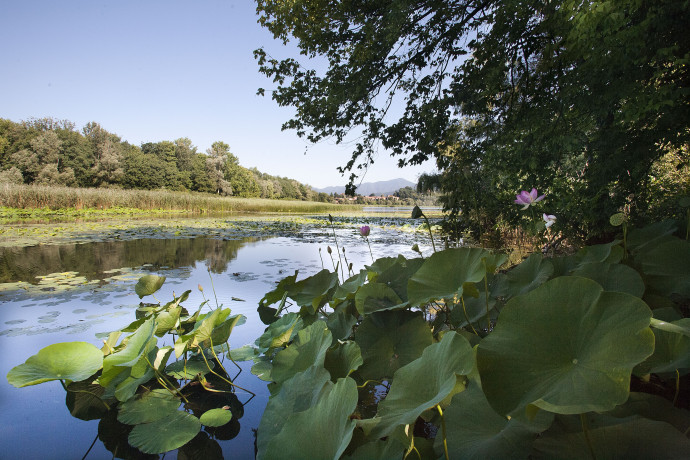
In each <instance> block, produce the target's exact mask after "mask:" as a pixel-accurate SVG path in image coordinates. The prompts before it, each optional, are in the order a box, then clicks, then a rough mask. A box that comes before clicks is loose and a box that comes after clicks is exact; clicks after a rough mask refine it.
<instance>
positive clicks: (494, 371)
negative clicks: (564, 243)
mask: <svg viewBox="0 0 690 460" xmlns="http://www.w3.org/2000/svg"><path fill="white" fill-rule="evenodd" d="M651 316H652V314H651V310H649V307H647V305H646V304H645V303H644V302H643V301H642V300H640V299H639V298H637V297H634V296H632V295H629V294H624V293H620V292H608V291H604V290H603V289H602V287H601V286H600V285H599V284H597V283H595V282H594V281H592V280H589V279H586V278H580V277H574V276H564V277H560V278H556V279H553V280H551V281H548V282H547V283H545V284H543V285H542V286H540V287H538V288H537V289H535V290H534V291H531V292H530V293H528V294H525V295H522V296H518V297H515V298H513V299H512V300H511V301H509V302H508V303H507V304H506V306H505V307H504V308H503V310H502V311H501V314H500V316H499V317H498V323H497V325H496V328H495V329H494V331H493V332H492V333H491V334H490V335H489V336H487V337H486V338H484V339H483V340H482V341H481V342H480V344H479V346H478V349H477V366H478V369H479V373H480V375H481V381H482V386H483V389H484V393H485V394H486V396H487V399H488V400H489V402H490V404H491V406H492V407H493V408H494V410H496V411H497V412H498V413H499V414H501V415H507V414H511V413H514V412H515V411H517V410H518V409H520V408H524V407H526V406H527V405H528V404H534V405H536V406H537V407H540V408H542V409H545V410H548V411H551V412H555V413H562V414H579V413H583V412H588V411H605V410H610V409H613V408H614V407H615V406H616V405H618V404H622V403H623V402H625V401H626V400H627V399H628V391H629V386H630V374H631V371H632V368H633V367H634V366H635V365H636V364H638V363H640V362H642V361H643V360H644V359H645V358H647V357H648V356H649V355H651V354H652V352H653V351H654V334H653V333H652V331H651V330H650V329H649V323H650V319H651Z"/></svg>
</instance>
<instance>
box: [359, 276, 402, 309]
mask: <svg viewBox="0 0 690 460" xmlns="http://www.w3.org/2000/svg"><path fill="white" fill-rule="evenodd" d="M401 303H402V300H401V299H400V297H398V295H397V294H396V293H395V291H394V290H393V289H391V288H389V287H388V286H387V285H385V284H381V283H368V284H365V285H364V286H362V287H360V288H359V289H358V290H357V294H355V306H356V307H357V311H358V312H359V313H360V314H361V315H368V314H370V313H373V312H375V311H379V310H391V309H393V308H396V307H397V306H399V305H400V304H401Z"/></svg>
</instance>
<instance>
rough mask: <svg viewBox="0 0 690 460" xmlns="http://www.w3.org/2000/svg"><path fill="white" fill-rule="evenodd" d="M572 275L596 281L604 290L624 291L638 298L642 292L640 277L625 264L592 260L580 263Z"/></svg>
mask: <svg viewBox="0 0 690 460" xmlns="http://www.w3.org/2000/svg"><path fill="white" fill-rule="evenodd" d="M572 275H573V276H581V277H583V278H589V279H591V280H593V281H596V282H597V283H599V284H600V285H601V287H603V288H604V290H605V291H615V292H625V293H627V294H630V295H634V296H635V297H640V298H642V295H643V294H644V287H645V286H644V281H642V277H641V276H640V274H639V273H638V272H637V270H635V269H634V268H631V267H628V266H627V265H622V264H609V263H604V262H593V263H588V264H582V265H580V266H579V267H578V268H577V269H575V270H574V271H573V272H572Z"/></svg>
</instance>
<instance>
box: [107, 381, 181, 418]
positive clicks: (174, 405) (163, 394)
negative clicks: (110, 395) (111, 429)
mask: <svg viewBox="0 0 690 460" xmlns="http://www.w3.org/2000/svg"><path fill="white" fill-rule="evenodd" d="M179 407H180V400H179V399H177V398H176V397H175V396H173V395H171V394H170V392H169V391H168V390H162V389H158V390H152V391H148V392H146V393H143V394H142V395H141V396H139V397H137V398H133V399H130V400H129V401H126V402H123V403H122V404H120V406H119V411H118V414H117V420H118V421H119V422H121V423H126V424H128V425H138V424H140V423H149V422H155V421H156V420H159V419H161V418H163V417H168V416H170V415H172V414H173V413H175V412H177V409H178V408H179Z"/></svg>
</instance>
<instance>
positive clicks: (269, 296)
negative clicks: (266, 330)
mask: <svg viewBox="0 0 690 460" xmlns="http://www.w3.org/2000/svg"><path fill="white" fill-rule="evenodd" d="M298 273H299V270H295V274H294V275H290V276H287V277H285V278H283V279H282V280H280V282H279V283H278V285H277V286H276V288H275V289H274V290H272V291H270V292H268V293H266V295H264V296H263V298H262V299H261V300H259V306H260V307H267V306H268V305H273V304H274V303H276V302H279V301H281V300H282V299H283V297H284V296H285V294H286V293H289V292H291V291H292V290H293V288H294V285H295V281H296V280H297V274H298ZM264 324H266V323H264Z"/></svg>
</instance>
